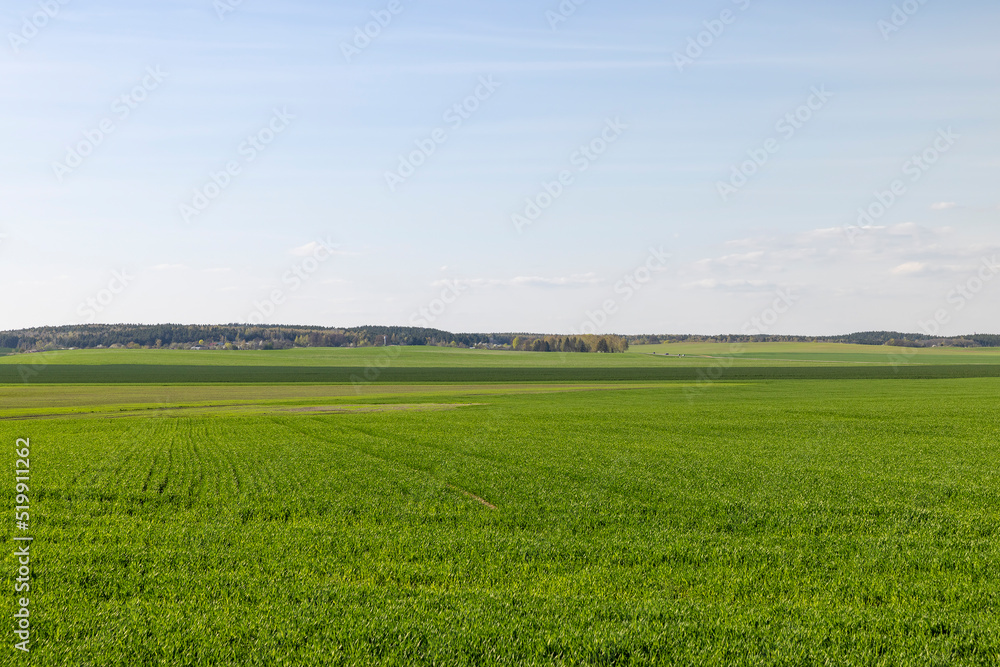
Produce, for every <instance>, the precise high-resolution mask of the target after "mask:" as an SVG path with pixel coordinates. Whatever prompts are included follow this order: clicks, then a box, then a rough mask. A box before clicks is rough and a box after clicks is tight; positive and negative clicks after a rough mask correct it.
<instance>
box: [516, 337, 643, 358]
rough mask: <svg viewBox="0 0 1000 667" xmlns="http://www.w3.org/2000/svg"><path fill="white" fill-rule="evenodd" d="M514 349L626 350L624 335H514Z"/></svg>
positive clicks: (554, 350)
mask: <svg viewBox="0 0 1000 667" xmlns="http://www.w3.org/2000/svg"><path fill="white" fill-rule="evenodd" d="M511 347H512V348H513V349H515V350H523V351H525V352H603V353H608V354H610V353H613V352H628V339H627V338H626V337H625V336H598V335H585V336H531V335H525V336H516V337H515V338H514V340H513V341H512V342H511Z"/></svg>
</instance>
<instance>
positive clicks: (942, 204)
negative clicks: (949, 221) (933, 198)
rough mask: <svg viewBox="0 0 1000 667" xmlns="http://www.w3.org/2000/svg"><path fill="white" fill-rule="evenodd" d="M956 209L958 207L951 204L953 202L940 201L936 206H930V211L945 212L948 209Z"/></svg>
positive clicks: (955, 204) (954, 203)
mask: <svg viewBox="0 0 1000 667" xmlns="http://www.w3.org/2000/svg"><path fill="white" fill-rule="evenodd" d="M957 207H958V204H957V203H956V202H953V201H941V202H937V203H936V204H931V210H932V211H947V210H948V209H951V208H957Z"/></svg>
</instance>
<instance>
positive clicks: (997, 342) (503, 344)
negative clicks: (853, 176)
mask: <svg viewBox="0 0 1000 667" xmlns="http://www.w3.org/2000/svg"><path fill="white" fill-rule="evenodd" d="M694 342H705V343H710V342H714V343H759V342H822V343H856V344H861V345H893V346H902V347H933V346H948V347H1000V335H995V334H972V335H968V336H957V337H937V336H927V335H924V334H913V333H900V332H897V331H866V332H862V333H854V334H848V335H844V336H821V337H814V336H771V335H757V336H743V335H719V336H699V335H643V336H617V335H570V336H559V335H547V334H530V333H493V334H482V333H460V334H455V333H450V332H448V331H441V330H440V329H421V328H414V327H384V326H365V327H354V328H349V329H342V328H327V327H309V326H271V325H259V326H258V325H244V324H227V325H183V324H155V325H144V324H85V325H70V326H61V327H36V328H33V329H21V330H17V331H3V332H0V348H4V349H8V350H12V351H15V352H36V351H48V350H57V349H67V348H79V349H94V348H119V347H126V348H168V349H191V348H202V349H226V350H283V349H289V348H293V347H377V346H383V345H431V346H440V347H463V348H487V349H516V350H524V351H529V352H605V353H614V352H626V351H627V350H628V349H629V345H637V344H656V343H694Z"/></svg>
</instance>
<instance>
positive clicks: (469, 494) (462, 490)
mask: <svg viewBox="0 0 1000 667" xmlns="http://www.w3.org/2000/svg"><path fill="white" fill-rule="evenodd" d="M448 488H449V489H455V490H456V491H458V492H459V493H461V494H462V495H465V496H468V497H470V498H472V499H473V500H475V501H476V502H477V503H479V504H480V505H485V506H486V507H489V508H490V509H491V510H495V509H496V508H497V506H496V505H493V504H491V503H488V502H486V501H485V500H483V499H482V498H480V497H479V496H477V495H476V494H474V493H469V492H468V491H466V490H465V489H460V488H458V487H457V486H455V485H454V484H449V485H448Z"/></svg>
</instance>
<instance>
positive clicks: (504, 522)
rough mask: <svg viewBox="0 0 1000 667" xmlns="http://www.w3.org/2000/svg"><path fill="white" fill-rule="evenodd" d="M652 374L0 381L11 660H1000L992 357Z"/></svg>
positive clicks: (528, 369)
mask: <svg viewBox="0 0 1000 667" xmlns="http://www.w3.org/2000/svg"><path fill="white" fill-rule="evenodd" d="M726 347H728V346H726ZM845 347H846V346H845ZM667 349H668V351H670V352H671V353H672V354H674V353H676V352H675V350H676V349H678V348H675V347H674V346H668V348H667ZM679 349H686V350H688V351H687V352H680V353H682V354H689V355H705V356H706V357H717V356H725V354H726V353H725V352H723V351H721V350H719V349H716V348H711V349H709V348H705V347H704V346H703V347H702V348H696V347H695V346H691V347H682V348H679ZM650 351H652V350H644V349H637V348H634V349H633V351H632V352H630V353H629V354H627V355H568V359H569V361H567V362H565V366H559V365H558V364H557V360H556V357H558V356H559V355H547V354H543V353H528V354H526V355H517V356H512V357H507V358H504V357H502V356H501V355H502V354H503V353H476V352H472V351H466V350H437V349H432V350H417V351H411V350H404V351H403V352H402V354H401V355H400V357H399V358H398V359H395V360H394V363H393V364H391V365H388V366H386V367H384V368H379V371H380V373H379V377H378V378H377V379H376V381H373V382H364V383H352V382H351V381H349V380H345V381H341V382H339V383H330V382H321V381H317V380H316V377H314V375H315V374H314V373H313V370H314V369H320V370H323V371H324V372H330V373H333V372H339V373H341V375H340V376H336V377H342V376H343V369H348V370H351V369H359V368H361V369H363V368H365V363H363V362H362V361H359V360H366V359H367V360H372V359H374V358H375V357H372V356H371V355H372V351H371V350H320V351H311V350H291V351H288V353H287V354H286V353H284V352H280V353H278V352H260V353H240V352H220V353H206V352H200V351H199V352H176V353H175V352H167V351H148V352H147V351H99V352H95V353H89V352H82V351H81V352H72V353H71V352H65V353H58V356H56V355H52V356H53V357H54V358H55V360H53V361H51V363H48V364H46V365H45V366H44V367H43V366H42V365H40V364H39V365H37V366H38V368H37V370H38V371H39V373H38V377H39V378H45V377H49V378H52V377H54V376H56V375H59V374H62V377H63V378H70V376H72V373H71V372H70V371H69V370H68V369H72V368H76V369H77V371H79V372H80V373H83V374H84V375H87V374H89V377H90V380H91V382H90V383H89V384H84V383H81V384H73V383H67V380H65V379H64V380H63V381H56V380H52V379H50V380H48V381H45V380H38V381H36V382H33V383H31V384H24V383H21V382H17V381H14V382H11V383H9V384H0V430H2V432H3V441H4V442H6V443H7V445H8V447H9V449H8V460H9V461H10V464H9V467H8V468H7V470H8V472H7V474H5V475H3V476H2V477H0V497H3V498H6V499H8V500H7V501H5V502H7V503H8V505H9V507H7V508H5V510H4V511H5V512H8V510H9V513H8V514H7V516H8V521H6V522H5V523H4V526H3V529H2V530H3V534H4V535H5V537H6V538H8V541H7V548H5V550H4V556H3V558H2V559H0V562H2V568H3V569H2V574H0V578H2V579H3V586H4V587H5V589H6V590H7V591H13V590H14V584H15V576H16V572H17V567H18V563H17V558H16V557H15V556H14V555H13V551H14V547H13V546H11V545H12V542H10V541H9V538H10V537H13V536H14V535H15V534H19V533H18V531H17V530H16V529H15V527H14V524H13V512H14V507H13V505H14V497H15V489H14V473H13V469H14V460H15V455H14V444H15V440H16V439H17V438H30V440H31V483H30V487H31V488H30V492H29V496H30V504H31V515H32V518H31V526H30V531H29V534H30V535H31V536H33V537H34V542H33V543H32V546H31V554H32V561H31V568H32V570H31V587H32V589H31V602H30V606H31V623H32V625H31V628H32V633H33V634H32V647H31V648H32V650H31V656H30V664H35V665H64V664H91V665H216V664H231V665H328V664H330V665H332V664H351V665H369V664H390V665H411V664H440V665H485V664H541V665H562V664H581V665H584V664H586V665H630V664H676V665H705V664H708V665H761V664H763V665H951V664H954V665H992V664H998V663H1000V622H998V621H997V615H996V609H997V601H998V599H1000V578H998V577H997V576H996V563H997V562H1000V521H998V520H1000V413H998V411H997V409H996V407H997V398H996V397H997V396H998V395H1000V378H998V377H995V376H980V377H976V376H975V375H976V372H979V373H980V375H988V374H989V373H991V372H993V371H994V370H996V368H998V367H997V366H996V365H995V364H996V359H997V357H996V355H995V354H990V353H981V352H979V351H964V352H962V351H952V350H928V351H920V352H921V356H922V355H924V354H926V355H927V357H926V358H927V359H931V361H924V359H923V358H922V359H921V362H922V363H918V362H913V363H911V364H907V365H896V366H893V365H891V362H887V361H885V360H884V359H883V360H878V359H876V358H874V357H877V356H878V355H877V354H874V353H870V354H869V357H868V358H867V359H825V358H823V357H824V355H837V354H838V353H840V352H842V353H843V354H846V355H849V356H850V355H856V356H859V357H860V356H863V353H864V350H854V349H853V348H852V349H848V350H841V351H840V352H838V348H835V349H833V350H831V349H828V347H827V346H817V347H816V348H815V349H812V348H809V347H808V346H786V347H784V348H776V347H760V348H757V347H754V348H752V349H748V350H744V351H742V352H741V353H743V354H746V355H748V356H754V355H757V356H759V355H766V354H770V355H773V356H772V357H770V359H769V361H768V362H766V363H765V362H756V363H757V365H752V364H753V362H752V360H750V359H744V360H742V361H741V362H740V363H739V364H736V363H734V364H732V365H723V366H720V365H719V364H718V360H717V359H701V368H700V369H699V368H697V367H694V366H682V367H681V368H680V369H679V370H681V371H684V372H687V373H691V372H697V371H699V370H701V371H702V373H703V374H702V375H701V376H697V375H695V376H694V377H693V380H684V379H657V377H656V375H657V374H658V373H663V372H665V369H664V367H663V366H662V365H661V364H665V363H669V362H667V361H665V360H661V359H660V358H654V357H653V356H652V355H650V354H648V352H650ZM656 351H658V352H662V351H663V349H657V350H656ZM341 352H346V353H347V354H344V355H342V356H339V355H340V353H341ZM751 352H752V353H753V354H751ZM880 352H881V354H882V356H883V357H884V356H885V355H884V350H880ZM208 354H211V355H214V356H212V357H207V356H202V357H201V358H199V359H198V361H192V359H194V358H195V357H196V356H197V355H208ZM508 354H509V353H508ZM170 355H176V356H173V357H172V356H170ZM240 355H247V356H245V357H242V358H240V359H239V361H240V363H236V364H231V363H229V362H230V361H231V360H232V359H234V358H237V356H240ZM365 355H369V356H365ZM421 355H426V356H421ZM28 356H36V355H28ZM658 356H659V355H658ZM223 357H228V359H226V360H225V361H219V359H222V358H223ZM583 357H586V359H585V360H584V359H581V358H583ZM944 357H947V358H948V359H949V360H952V359H955V360H957V361H943V360H942V359H943V358H944ZM205 358H210V362H209V363H202V361H201V360H202V359H205ZM795 358H798V360H799V363H795V364H790V362H789V361H786V360H788V359H795ZM12 359H14V360H17V359H18V358H17V357H7V358H4V359H2V360H0V365H4V364H5V365H8V366H9V367H10V368H17V366H18V363H13V364H12V361H11V360H12ZM173 359H176V360H178V361H177V364H178V365H172V364H171V361H172V360H173ZM470 359H471V360H479V361H473V362H470ZM654 359H655V361H654ZM684 359H685V360H690V359H691V357H685V358H684ZM264 360H266V362H265V361H264ZM272 360H278V361H277V363H271V361H272ZM623 360H624V361H623ZM337 361H343V363H339V364H338V363H336V362H337ZM671 361H673V359H671ZM824 361H836V362H837V363H824ZM22 363H23V358H22ZM654 363H655V364H656V365H653V364H654ZM108 364H111V365H110V366H108ZM477 364H479V365H477ZM644 364H645V365H644ZM157 367H159V368H160V369H161V370H160V373H161V375H156V368H157ZM107 368H112V369H114V373H115V374H117V379H115V378H111V379H108V378H107V377H106V374H105V373H104V371H105V369H107ZM178 368H180V369H181V371H176V369H178ZM129 369H131V370H129ZM171 369H174V370H173V371H172V370H171ZM192 369H193V370H192ZM199 369H200V370H199ZM296 369H297V371H298V372H299V373H302V372H305V376H306V377H305V379H301V376H300V379H299V380H295V379H294V377H292V376H291V374H293V373H295V372H296ZM338 369H340V370H338ZM706 369H707V370H712V369H719V370H723V371H726V373H730V372H732V373H734V375H725V376H723V377H721V378H720V379H715V378H714V376H713V375H705V374H704V371H705V370H706ZM949 369H951V370H950V371H949ZM977 369H978V371H977ZM666 370H670V369H669V368H667V369H666ZM675 370H677V369H675ZM737 371H739V372H741V373H742V377H741V378H738V379H737V378H735V374H738V373H736V372H737ZM974 371H976V372H974ZM198 372H201V373H208V374H209V375H211V374H212V373H220V374H224V373H226V372H228V373H235V374H236V375H231V376H229V377H239V374H240V373H243V374H244V375H243V376H242V377H241V378H240V379H239V381H238V382H236V383H234V382H229V383H221V382H220V383H217V384H216V383H208V381H203V382H200V383H192V380H191V379H189V380H188V381H187V382H184V381H181V380H178V381H176V382H174V381H169V382H165V383H161V382H160V380H162V379H163V378H164V377H166V378H168V379H169V378H171V377H174V378H175V379H176V378H178V377H182V376H185V375H189V374H193V373H198ZM316 372H317V373H318V371H316ZM393 372H398V373H402V374H405V373H409V374H410V375H408V376H406V377H407V378H409V379H404V380H402V381H396V380H393V379H392V373H393ZM172 373H173V375H172ZM505 373H506V374H508V375H509V376H510V377H506V378H504V377H501V376H503V375H504V374H505ZM574 373H576V374H578V375H579V376H580V377H579V378H569V379H562V380H560V379H558V378H559V377H560V374H563V375H564V376H567V374H568V375H572V374H574ZM602 373H604V377H605V379H604V380H601V379H600V377H601V374H602ZM615 373H617V374H618V375H615ZM796 373H797V374H799V375H798V376H796V375H795V374H796ZM838 373H840V374H854V375H849V377H837V374H838ZM948 373H951V376H949V375H948ZM144 374H145V375H146V376H148V377H145V378H144ZM280 374H289V377H288V379H287V381H281V383H280V384H277V383H275V382H276V381H275V380H274V378H275V377H279V376H280ZM533 374H534V375H538V376H546V375H547V376H549V377H555V378H556V379H550V380H545V379H544V378H543V377H537V378H535V377H532V376H533ZM609 374H610V376H609ZM629 374H631V375H633V376H635V377H640V379H639V380H636V381H629V380H628V377H627V376H629ZM84 375H80V376H77V377H83V376H84ZM320 375H321V374H320ZM963 375H964V376H963ZM202 377H205V376H204V375H203V376H202ZM387 377H388V378H389V379H386V378H387ZM456 377H459V379H458V380H456V379H455V378H456ZM517 377H522V378H523V377H529V379H528V380H522V381H516V380H517ZM567 377H568V376H567ZM587 377H591V378H597V379H589V380H588V379H586V378H587ZM609 377H610V379H609ZM122 378H124V379H128V380H132V381H134V383H123V382H122V381H119V380H121V379H122ZM420 378H423V380H422V381H421V379H420ZM498 378H499V379H498ZM102 379H103V380H105V382H104V383H100V381H101V380H102ZM84 382H86V381H84ZM15 599H16V596H15V595H14V593H8V595H6V596H4V604H5V608H4V610H3V611H4V615H5V617H6V618H7V619H12V618H13V615H14V613H15V612H16V611H17V605H16V602H15ZM8 627H10V628H11V630H10V631H8V632H7V637H8V641H9V642H10V645H9V646H8V647H6V648H5V651H10V652H9V653H7V654H6V655H9V656H13V657H9V658H5V659H4V662H3V664H22V663H23V664H29V663H28V659H26V658H21V656H18V655H16V653H18V652H16V651H14V650H13V649H12V648H11V647H12V645H13V643H14V642H15V641H16V640H15V639H14V636H13V629H12V628H13V624H12V623H11V622H10V620H9V621H8Z"/></svg>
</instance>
